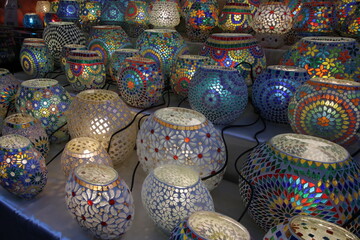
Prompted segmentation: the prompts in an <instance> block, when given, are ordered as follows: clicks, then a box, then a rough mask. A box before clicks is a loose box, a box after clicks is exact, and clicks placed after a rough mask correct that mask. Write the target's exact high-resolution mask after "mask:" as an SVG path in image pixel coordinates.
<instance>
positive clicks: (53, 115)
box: [15, 78, 71, 138]
mask: <svg viewBox="0 0 360 240" xmlns="http://www.w3.org/2000/svg"><path fill="white" fill-rule="evenodd" d="M70 103H71V96H70V94H69V93H68V92H67V91H66V90H65V89H64V88H63V87H62V86H61V85H59V82H58V81H56V80H54V79H48V78H40V79H33V80H27V81H24V82H22V83H21V85H20V87H19V90H18V92H17V94H16V101H15V106H16V110H17V111H18V112H21V113H27V114H29V115H31V116H32V117H34V118H36V119H39V120H40V121H41V123H42V126H43V127H44V128H45V130H46V133H47V134H48V135H50V134H53V133H54V132H55V131H57V130H58V129H59V128H60V127H61V126H63V125H64V124H65V123H66V117H65V115H64V113H65V111H67V109H68V108H69V105H70ZM62 134H65V133H64V132H61V131H60V132H59V135H58V136H60V135H62ZM65 136H66V134H65ZM63 137H64V136H63ZM59 138H61V137H59Z"/></svg>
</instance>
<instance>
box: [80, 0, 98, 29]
mask: <svg viewBox="0 0 360 240" xmlns="http://www.w3.org/2000/svg"><path fill="white" fill-rule="evenodd" d="M101 14H102V9H101V3H100V2H97V1H90V2H84V3H83V4H82V5H81V7H80V14H79V18H80V23H81V24H85V25H88V24H95V23H98V22H99V21H100V17H101Z"/></svg>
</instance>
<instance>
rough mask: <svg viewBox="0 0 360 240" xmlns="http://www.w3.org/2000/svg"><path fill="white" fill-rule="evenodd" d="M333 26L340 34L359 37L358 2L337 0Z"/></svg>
mask: <svg viewBox="0 0 360 240" xmlns="http://www.w3.org/2000/svg"><path fill="white" fill-rule="evenodd" d="M334 14H335V17H334V19H335V26H336V30H337V32H339V33H340V35H341V36H346V37H357V38H358V37H360V24H359V23H360V2H359V1H357V0H339V1H337V2H336V4H335V9H334Z"/></svg>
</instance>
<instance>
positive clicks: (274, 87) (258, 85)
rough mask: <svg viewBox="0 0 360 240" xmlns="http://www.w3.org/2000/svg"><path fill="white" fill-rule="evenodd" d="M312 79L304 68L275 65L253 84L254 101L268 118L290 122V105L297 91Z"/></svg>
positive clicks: (264, 116)
mask: <svg viewBox="0 0 360 240" xmlns="http://www.w3.org/2000/svg"><path fill="white" fill-rule="evenodd" d="M309 79H310V75H309V74H308V73H307V71H306V70H305V69H304V68H299V67H293V66H283V65H274V66H269V67H267V69H266V70H265V71H264V72H263V73H262V74H260V75H259V76H258V77H257V78H256V80H255V82H254V84H253V86H252V103H253V105H254V107H255V108H256V109H258V110H259V112H260V115H261V116H262V117H263V118H266V119H267V120H270V121H274V122H278V123H288V122H289V120H288V106H289V102H290V99H291V98H292V97H293V96H294V94H295V91H296V90H297V89H298V88H299V87H300V86H301V85H302V84H304V83H305V82H306V81H307V80H309Z"/></svg>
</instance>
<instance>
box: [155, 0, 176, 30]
mask: <svg viewBox="0 0 360 240" xmlns="http://www.w3.org/2000/svg"><path fill="white" fill-rule="evenodd" d="M149 22H150V24H152V25H153V26H154V28H170V29H174V28H175V27H176V26H177V25H179V23H180V13H179V10H178V4H177V3H176V2H170V1H155V2H154V3H153V4H152V9H151V11H150V13H149Z"/></svg>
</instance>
